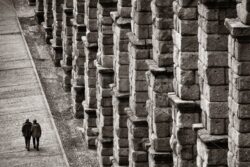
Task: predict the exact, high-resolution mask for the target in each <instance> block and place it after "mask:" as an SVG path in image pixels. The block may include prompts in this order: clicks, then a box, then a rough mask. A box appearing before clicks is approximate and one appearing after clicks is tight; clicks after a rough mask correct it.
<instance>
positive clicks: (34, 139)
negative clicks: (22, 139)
mask: <svg viewBox="0 0 250 167" xmlns="http://www.w3.org/2000/svg"><path fill="white" fill-rule="evenodd" d="M32 139H33V146H34V149H35V148H36V138H35V137H32Z"/></svg>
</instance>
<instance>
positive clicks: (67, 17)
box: [61, 0, 73, 92]
mask: <svg viewBox="0 0 250 167" xmlns="http://www.w3.org/2000/svg"><path fill="white" fill-rule="evenodd" d="M72 18H73V0H64V3H63V31H62V39H63V58H62V60H61V66H62V68H63V71H64V74H63V88H64V90H65V91H67V92H69V91H70V90H71V77H72V74H71V70H72V36H73V33H72V23H71V19H72Z"/></svg>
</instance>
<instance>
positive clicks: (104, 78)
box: [96, 0, 117, 167]
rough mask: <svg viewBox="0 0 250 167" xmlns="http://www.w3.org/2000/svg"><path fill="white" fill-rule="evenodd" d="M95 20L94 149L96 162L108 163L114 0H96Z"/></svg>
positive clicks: (104, 164)
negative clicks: (96, 31) (96, 26)
mask: <svg viewBox="0 0 250 167" xmlns="http://www.w3.org/2000/svg"><path fill="white" fill-rule="evenodd" d="M97 9H98V11H97V20H98V53H97V60H96V68H97V73H96V76H97V79H96V80H97V83H96V99H97V123H98V125H97V127H98V130H99V136H98V139H97V152H98V157H99V162H100V166H101V167H102V166H111V165H112V162H111V157H112V156H113V129H114V128H113V106H112V88H111V87H110V84H113V82H114V80H113V75H114V71H113V57H114V55H113V31H112V24H113V20H112V18H111V15H110V12H112V11H116V9H117V2H116V1H113V0H99V1H98V4H97Z"/></svg>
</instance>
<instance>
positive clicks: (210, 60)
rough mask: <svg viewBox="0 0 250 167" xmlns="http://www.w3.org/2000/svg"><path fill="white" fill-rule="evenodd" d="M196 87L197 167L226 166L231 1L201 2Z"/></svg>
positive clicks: (199, 6) (232, 15)
mask: <svg viewBox="0 0 250 167" xmlns="http://www.w3.org/2000/svg"><path fill="white" fill-rule="evenodd" d="M198 12H199V34H198V40H199V62H198V68H199V83H200V90H201V95H200V98H201V102H200V103H201V109H202V124H203V126H204V129H202V130H199V131H198V139H197V150H198V156H197V166H198V167H208V166H212V165H221V166H226V165H227V158H226V155H227V149H228V147H227V132H228V103H227V101H228V58H227V57H228V56H227V51H228V46H227V45H228V33H229V32H228V30H227V29H226V27H225V26H224V20H225V18H226V17H227V18H232V17H235V15H236V10H235V3H233V1H231V0H230V1H228V0H222V1H220V2H217V1H200V3H199V5H198Z"/></svg>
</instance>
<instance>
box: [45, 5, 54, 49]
mask: <svg viewBox="0 0 250 167" xmlns="http://www.w3.org/2000/svg"><path fill="white" fill-rule="evenodd" d="M43 5H44V24H43V28H44V30H45V40H46V43H47V44H51V41H50V40H51V39H52V38H53V32H52V31H53V22H54V20H53V11H52V0H44V1H43Z"/></svg>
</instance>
